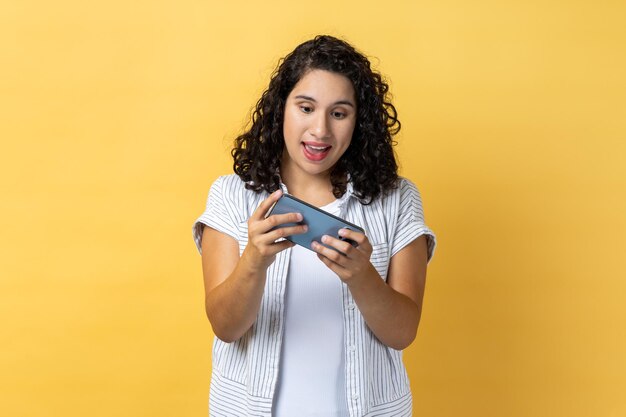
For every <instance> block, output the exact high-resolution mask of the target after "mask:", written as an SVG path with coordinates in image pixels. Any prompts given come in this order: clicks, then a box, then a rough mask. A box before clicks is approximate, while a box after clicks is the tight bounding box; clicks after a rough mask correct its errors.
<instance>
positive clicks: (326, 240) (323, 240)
mask: <svg viewBox="0 0 626 417" xmlns="http://www.w3.org/2000/svg"><path fill="white" fill-rule="evenodd" d="M322 242H324V243H326V242H328V236H326V235H324V236H322Z"/></svg>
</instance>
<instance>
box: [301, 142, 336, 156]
mask: <svg viewBox="0 0 626 417" xmlns="http://www.w3.org/2000/svg"><path fill="white" fill-rule="evenodd" d="M331 148H332V146H331V145H325V144H314V143H308V142H303V143H302V150H303V152H304V156H305V157H306V158H307V159H309V160H311V161H321V160H322V159H324V158H326V156H327V155H328V152H329V151H330V149H331Z"/></svg>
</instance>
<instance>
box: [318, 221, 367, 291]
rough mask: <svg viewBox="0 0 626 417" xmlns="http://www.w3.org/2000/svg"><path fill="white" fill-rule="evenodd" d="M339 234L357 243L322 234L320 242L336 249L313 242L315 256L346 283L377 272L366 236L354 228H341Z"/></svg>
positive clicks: (351, 282)
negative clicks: (353, 243)
mask: <svg viewBox="0 0 626 417" xmlns="http://www.w3.org/2000/svg"><path fill="white" fill-rule="evenodd" d="M339 236H341V237H342V238H344V239H349V240H352V241H354V242H356V243H357V246H356V247H354V246H352V245H351V244H350V243H349V242H346V241H343V240H340V239H337V238H334V237H332V236H328V235H324V236H322V243H324V245H328V246H331V247H333V248H335V249H336V250H333V249H330V248H327V247H325V246H324V245H321V244H319V243H318V242H313V244H312V249H313V250H314V251H315V252H317V257H318V258H320V260H321V261H322V262H324V264H325V265H326V266H327V267H329V268H330V269H331V270H332V271H334V272H335V273H336V274H337V275H338V276H339V278H341V280H342V281H343V282H345V283H346V284H353V283H354V282H355V281H356V280H358V279H359V278H360V277H364V276H366V275H368V274H371V273H374V274H378V272H377V271H376V269H375V268H374V266H373V265H372V263H371V262H370V256H371V254H372V245H371V244H370V242H369V239H368V238H367V236H365V235H364V234H363V233H359V232H355V231H354V230H349V229H341V230H339Z"/></svg>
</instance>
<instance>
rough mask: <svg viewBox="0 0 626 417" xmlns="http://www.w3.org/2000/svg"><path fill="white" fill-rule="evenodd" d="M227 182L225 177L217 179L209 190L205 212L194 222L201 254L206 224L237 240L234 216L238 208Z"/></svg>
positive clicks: (195, 238) (195, 237)
mask: <svg viewBox="0 0 626 417" xmlns="http://www.w3.org/2000/svg"><path fill="white" fill-rule="evenodd" d="M226 183H227V182H226V181H225V177H219V178H218V179H217V180H215V182H214V183H213V185H211V189H210V190H209V196H208V198H207V202H206V208H205V210H204V213H202V215H201V216H200V217H198V219H197V220H196V221H195V223H194V224H193V228H192V233H193V239H194V241H195V243H196V247H197V248H198V252H199V253H200V254H202V231H203V230H204V226H209V227H210V228H212V229H215V230H217V231H218V232H222V233H225V234H227V235H229V236H231V237H232V238H233V239H235V240H237V235H238V233H237V221H236V219H235V217H234V216H235V212H236V210H235V209H234V207H233V206H232V201H233V199H232V198H229V197H230V194H231V193H232V190H229V188H228V186H227V184H226Z"/></svg>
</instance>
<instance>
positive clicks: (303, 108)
mask: <svg viewBox="0 0 626 417" xmlns="http://www.w3.org/2000/svg"><path fill="white" fill-rule="evenodd" d="M300 110H302V112H303V113H311V112H312V111H313V107H310V106H300Z"/></svg>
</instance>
